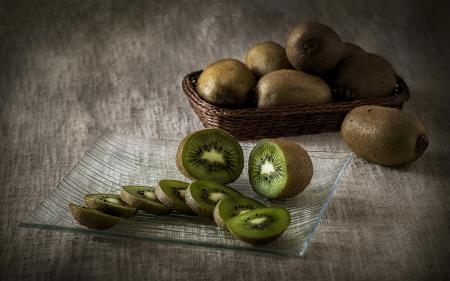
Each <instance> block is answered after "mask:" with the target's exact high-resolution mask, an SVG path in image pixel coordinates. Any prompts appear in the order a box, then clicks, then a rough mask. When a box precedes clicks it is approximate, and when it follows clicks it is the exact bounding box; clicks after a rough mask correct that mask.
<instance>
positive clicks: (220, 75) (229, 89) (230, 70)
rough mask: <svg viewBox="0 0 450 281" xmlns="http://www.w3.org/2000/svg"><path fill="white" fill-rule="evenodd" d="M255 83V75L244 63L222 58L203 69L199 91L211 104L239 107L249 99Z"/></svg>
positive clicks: (198, 86) (198, 81) (198, 84)
mask: <svg viewBox="0 0 450 281" xmlns="http://www.w3.org/2000/svg"><path fill="white" fill-rule="evenodd" d="M255 83H256V79H255V76H254V75H253V73H252V72H251V71H250V69H248V67H247V66H246V65H245V64H244V63H242V62H240V61H238V60H235V59H222V60H218V61H216V62H214V63H212V64H210V65H208V66H207V67H206V68H205V70H203V72H202V73H201V74H200V77H199V78H198V80H197V92H198V94H199V95H200V96H201V97H202V98H203V99H204V100H205V101H207V102H209V103H211V104H214V105H217V106H223V107H239V106H242V105H244V104H245V103H246V102H247V101H248V100H249V98H250V91H251V90H252V89H253V87H254V86H255Z"/></svg>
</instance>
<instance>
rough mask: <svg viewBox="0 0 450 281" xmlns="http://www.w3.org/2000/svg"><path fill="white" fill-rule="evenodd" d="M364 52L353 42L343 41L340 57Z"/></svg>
mask: <svg viewBox="0 0 450 281" xmlns="http://www.w3.org/2000/svg"><path fill="white" fill-rule="evenodd" d="M364 52H365V51H364V49H363V48H361V47H360V46H358V45H356V44H353V43H348V42H345V43H344V52H343V55H342V59H344V58H346V57H349V56H351V55H353V54H358V53H364Z"/></svg>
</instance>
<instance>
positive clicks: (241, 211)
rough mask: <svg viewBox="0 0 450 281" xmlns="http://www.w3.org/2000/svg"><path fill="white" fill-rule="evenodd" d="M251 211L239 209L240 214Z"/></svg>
mask: <svg viewBox="0 0 450 281" xmlns="http://www.w3.org/2000/svg"><path fill="white" fill-rule="evenodd" d="M250 211H251V209H245V210H240V211H239V215H242V214H245V213H247V212H250Z"/></svg>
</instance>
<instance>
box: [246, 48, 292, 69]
mask: <svg viewBox="0 0 450 281" xmlns="http://www.w3.org/2000/svg"><path fill="white" fill-rule="evenodd" d="M245 64H246V65H247V66H248V68H249V69H250V70H251V71H253V73H254V74H255V75H256V77H261V76H264V75H266V74H267V73H269V72H272V71H275V70H279V69H289V68H292V66H291V64H290V63H289V60H288V59H287V57H286V50H285V49H284V48H283V47H282V46H280V45H278V44H277V43H275V42H272V41H269V42H262V43H258V44H256V45H254V46H253V47H251V48H250V50H248V52H247V54H246V56H245Z"/></svg>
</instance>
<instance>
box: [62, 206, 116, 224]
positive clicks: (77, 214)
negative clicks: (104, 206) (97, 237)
mask: <svg viewBox="0 0 450 281" xmlns="http://www.w3.org/2000/svg"><path fill="white" fill-rule="evenodd" d="M69 209H70V213H72V216H73V217H74V218H75V220H76V221H77V222H78V223H79V224H81V225H83V226H85V227H88V228H93V229H99V230H103V229H107V228H111V227H113V226H114V225H115V224H116V223H118V222H119V221H120V218H119V217H116V216H111V215H108V214H105V213H102V212H100V211H97V210H93V209H89V208H86V207H84V206H80V205H76V204H73V203H69Z"/></svg>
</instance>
